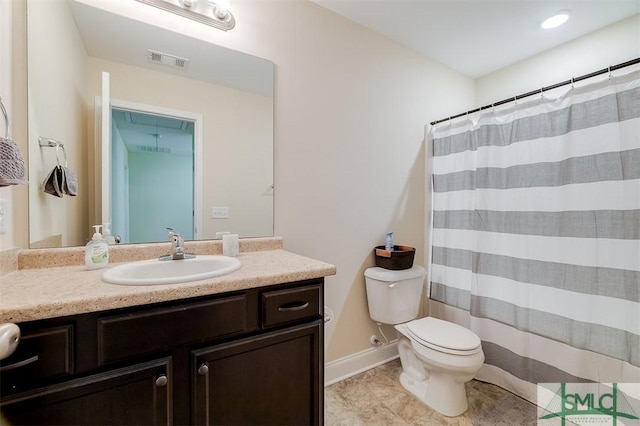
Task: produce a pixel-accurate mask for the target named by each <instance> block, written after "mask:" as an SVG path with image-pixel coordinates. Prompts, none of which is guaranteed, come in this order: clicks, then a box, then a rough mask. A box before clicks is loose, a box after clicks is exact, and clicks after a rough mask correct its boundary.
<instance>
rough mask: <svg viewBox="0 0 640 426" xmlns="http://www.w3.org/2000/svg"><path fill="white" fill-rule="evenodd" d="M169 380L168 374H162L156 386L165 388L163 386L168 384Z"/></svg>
mask: <svg viewBox="0 0 640 426" xmlns="http://www.w3.org/2000/svg"><path fill="white" fill-rule="evenodd" d="M168 381H169V379H167V375H166V374H161V375H159V376H158V378H157V379H156V386H157V387H159V388H163V387H165V386H167V382H168Z"/></svg>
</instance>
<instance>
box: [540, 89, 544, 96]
mask: <svg viewBox="0 0 640 426" xmlns="http://www.w3.org/2000/svg"><path fill="white" fill-rule="evenodd" d="M540 99H544V87H541V88H540Z"/></svg>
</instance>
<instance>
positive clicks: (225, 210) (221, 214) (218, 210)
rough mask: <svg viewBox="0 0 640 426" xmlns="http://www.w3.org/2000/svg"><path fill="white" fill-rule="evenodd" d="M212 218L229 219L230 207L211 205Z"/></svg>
mask: <svg viewBox="0 0 640 426" xmlns="http://www.w3.org/2000/svg"><path fill="white" fill-rule="evenodd" d="M211 219H229V207H211Z"/></svg>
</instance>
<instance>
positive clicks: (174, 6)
mask: <svg viewBox="0 0 640 426" xmlns="http://www.w3.org/2000/svg"><path fill="white" fill-rule="evenodd" d="M137 1H139V2H140V3H145V4H148V5H151V6H155V7H157V8H159V9H162V10H166V11H168V12H171V13H174V14H176V15H180V16H184V17H185V18H189V19H192V20H194V21H197V22H200V23H203V24H206V25H210V26H212V27H215V28H218V29H219V30H223V31H229V30H230V29H233V27H235V25H236V20H235V18H234V16H233V14H232V13H231V11H230V10H229V7H231V5H230V0H227V1H226V5H221V3H225V1H224V0H217V1H215V2H214V1H211V0H137ZM223 7H224V9H223Z"/></svg>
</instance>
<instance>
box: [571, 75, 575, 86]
mask: <svg viewBox="0 0 640 426" xmlns="http://www.w3.org/2000/svg"><path fill="white" fill-rule="evenodd" d="M573 83H574V81H573V77H571V88H572V89H573V88H574V87H575V86H574V85H573Z"/></svg>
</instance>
